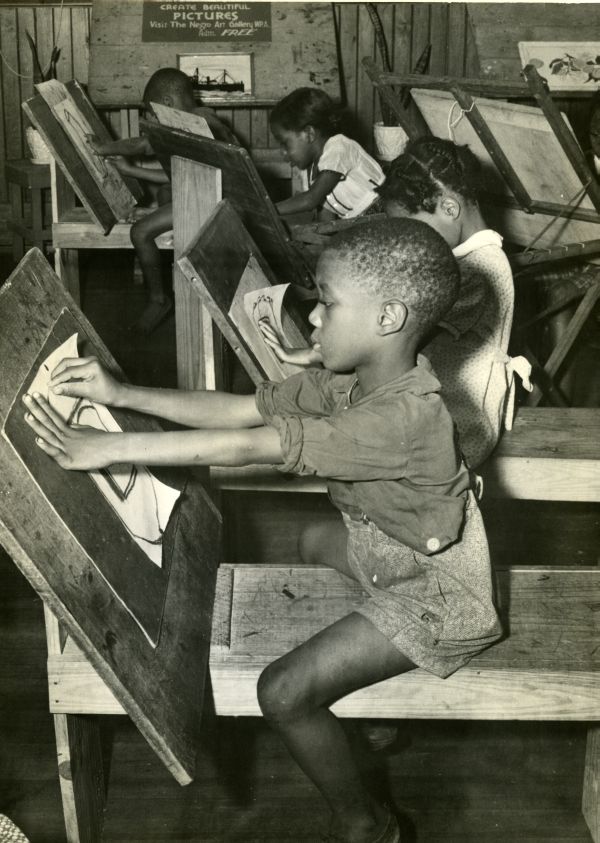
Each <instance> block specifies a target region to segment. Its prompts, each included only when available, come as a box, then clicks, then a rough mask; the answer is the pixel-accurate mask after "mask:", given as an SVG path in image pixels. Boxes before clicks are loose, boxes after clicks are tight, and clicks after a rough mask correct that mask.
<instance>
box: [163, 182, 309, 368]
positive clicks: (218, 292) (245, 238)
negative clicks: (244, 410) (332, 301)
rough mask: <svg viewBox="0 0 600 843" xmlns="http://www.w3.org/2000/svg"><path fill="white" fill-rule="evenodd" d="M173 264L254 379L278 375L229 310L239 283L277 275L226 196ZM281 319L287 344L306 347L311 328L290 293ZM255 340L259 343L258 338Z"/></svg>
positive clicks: (247, 285)
mask: <svg viewBox="0 0 600 843" xmlns="http://www.w3.org/2000/svg"><path fill="white" fill-rule="evenodd" d="M177 263H178V264H179V267H180V269H181V270H182V272H183V273H184V275H185V276H186V277H187V279H188V280H189V282H190V283H191V284H192V286H193V287H194V289H195V290H196V291H197V292H198V294H199V296H200V297H201V299H202V301H203V302H204V304H205V305H206V309H207V310H208V312H209V313H210V315H211V317H212V319H213V320H214V322H215V323H216V325H217V326H218V328H219V330H220V331H221V333H222V334H223V336H224V337H225V339H226V340H227V341H228V342H229V344H230V346H231V347H232V349H233V350H234V352H235V353H236V354H237V356H238V357H239V359H240V362H241V363H242V365H243V366H244V368H245V369H246V371H247V373H248V375H249V376H250V377H251V378H252V380H253V381H254V383H262V381H264V380H281V377H278V367H273V366H272V365H270V362H271V361H270V360H269V357H270V352H269V353H268V354H267V355H261V353H260V352H261V348H258V349H257V348H256V345H254V344H253V342H252V337H251V336H250V337H249V336H248V335H245V334H244V332H243V331H242V330H241V329H240V327H239V326H238V325H237V324H236V323H235V322H234V320H233V318H232V315H231V310H232V305H234V303H237V300H238V299H239V297H240V296H241V294H242V288H243V292H244V293H246V292H250V291H252V290H262V289H264V288H266V287H268V286H269V285H275V284H277V280H276V278H275V276H274V274H273V272H272V270H271V268H270V267H269V265H268V264H267V262H266V261H265V259H264V257H263V255H262V254H261V252H260V250H259V249H258V247H257V245H256V244H255V242H254V241H253V239H252V237H250V235H249V233H248V232H247V231H246V229H245V227H244V225H243V223H242V221H241V219H240V217H239V216H238V214H237V213H236V211H235V210H234V208H233V205H232V204H231V203H230V202H229V201H228V200H226V199H223V200H222V201H221V202H219V204H218V205H217V207H216V208H215V210H214V211H213V213H212V214H211V216H210V217H209V218H208V220H207V221H206V223H205V224H204V225H203V226H202V228H201V229H200V232H199V233H198V239H197V240H196V242H195V243H194V244H193V245H192V246H191V248H190V249H188V250H187V251H186V252H185V253H184V254H183V255H182V257H181V258H180V259H179V260H178V261H177ZM282 319H283V324H284V330H285V336H286V337H287V338H288V340H289V344H290V345H291V346H292V347H303V346H308V345H309V337H310V331H309V328H308V325H307V324H306V323H305V322H304V320H303V319H302V317H301V315H300V313H299V312H298V308H297V307H296V306H295V305H294V302H293V298H292V299H291V301H289V300H288V301H286V302H285V309H284V310H283V311H282ZM259 345H264V344H263V343H262V341H261V340H259ZM264 347H265V349H266V346H264ZM253 348H254V351H253ZM255 351H256V353H255ZM259 358H260V359H259ZM261 361H262V362H261Z"/></svg>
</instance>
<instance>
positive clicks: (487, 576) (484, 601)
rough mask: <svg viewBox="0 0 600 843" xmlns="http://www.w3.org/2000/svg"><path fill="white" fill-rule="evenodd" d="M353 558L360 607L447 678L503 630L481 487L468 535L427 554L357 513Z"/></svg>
mask: <svg viewBox="0 0 600 843" xmlns="http://www.w3.org/2000/svg"><path fill="white" fill-rule="evenodd" d="M342 515H343V518H344V523H345V525H346V528H347V530H348V564H349V566H350V568H351V569H352V572H353V573H354V576H355V577H356V579H357V580H358V582H359V583H360V584H361V586H362V587H363V589H364V590H365V591H366V592H367V595H368V599H367V600H366V601H365V602H364V604H363V605H362V606H361V607H359V608H358V609H357V611H358V612H359V613H360V614H362V615H364V617H366V618H367V619H368V620H369V621H370V622H371V623H372V624H373V625H374V626H375V627H376V628H377V629H378V630H379V631H380V632H382V633H383V635H385V637H386V638H388V639H389V640H390V641H391V642H392V643H393V644H394V646H396V647H397V648H398V649H399V650H400V651H401V652H402V653H403V654H404V655H405V656H407V657H408V658H409V659H410V660H411V661H412V662H414V663H415V664H416V665H418V666H419V667H422V668H424V669H425V670H428V671H429V672H430V673H434V674H435V675H436V676H441V677H443V678H445V677H446V676H450V674H451V673H454V671H456V670H458V668H460V667H462V666H463V665H465V664H466V663H467V662H468V661H469V660H470V659H471V658H472V657H473V656H475V655H476V654H477V653H479V652H481V650H484V649H485V648H486V647H489V646H490V645H491V644H493V643H494V642H495V641H497V640H498V638H500V636H501V634H502V628H501V626H500V621H499V619H498V615H497V613H496V609H495V606H494V600H493V587H492V578H491V570H490V557H489V551H488V545H487V538H486V535H485V529H484V526H483V521H482V519H481V513H480V512H479V508H478V507H477V503H476V501H475V498H474V496H473V494H472V493H471V492H470V493H469V499H468V502H467V506H466V510H465V524H464V528H463V531H462V535H461V537H460V540H459V541H457V542H455V543H454V544H452V545H450V546H449V547H447V548H446V549H445V550H443V551H441V552H440V553H436V554H433V555H431V556H426V555H424V554H422V553H419V552H418V551H416V550H413V549H412V548H410V547H408V546H407V545H404V544H402V543H401V542H398V541H396V540H395V539H393V538H390V536H388V535H386V534H385V533H383V532H382V531H381V530H380V529H379V528H378V527H377V526H376V525H375V524H374V523H373V522H372V521H369V520H368V519H366V518H365V519H363V520H361V521H354V520H352V519H351V518H350V517H349V516H348V515H347V514H346V513H342Z"/></svg>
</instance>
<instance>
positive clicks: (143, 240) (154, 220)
mask: <svg viewBox="0 0 600 843" xmlns="http://www.w3.org/2000/svg"><path fill="white" fill-rule="evenodd" d="M171 228H173V205H172V203H170V202H169V203H167V204H165V205H161V206H160V207H158V208H157V209H156V210H155V211H152V213H151V214H148V215H147V216H145V217H142V219H140V220H137V222H134V223H133V225H132V226H131V231H130V237H131V242H132V243H133V247H134V249H135V252H136V255H137V257H138V260H139V262H140V266H141V268H142V274H143V276H144V281H145V283H146V287H147V290H148V296H149V298H150V301H149V303H148V305H147V307H146V309H145V310H144V312H143V313H142V315H141V316H140V319H139V321H138V328H139V329H140V330H142V331H147V332H150V331H152V330H153V329H154V328H155V327H156V326H157V325H158V323H159V322H160V321H161V319H163V318H164V316H166V314H167V313H168V312H169V310H170V309H171V302H170V300H169V298H168V297H167V296H166V295H165V293H164V290H163V282H162V259H161V254H160V249H159V248H158V246H157V245H156V243H155V242H154V238H155V237H157V236H158V235H159V234H164V232H165V231H169V230H170V229H171Z"/></svg>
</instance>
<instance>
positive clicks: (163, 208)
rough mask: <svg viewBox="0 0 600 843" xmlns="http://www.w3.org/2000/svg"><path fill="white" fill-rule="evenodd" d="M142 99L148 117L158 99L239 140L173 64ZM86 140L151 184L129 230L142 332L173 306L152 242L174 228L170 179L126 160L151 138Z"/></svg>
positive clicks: (146, 152) (220, 135)
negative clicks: (148, 205)
mask: <svg viewBox="0 0 600 843" xmlns="http://www.w3.org/2000/svg"><path fill="white" fill-rule="evenodd" d="M143 102H144V109H145V113H146V117H147V119H152V111H151V108H150V103H153V102H155V103H159V104H161V105H166V106H169V107H170V108H176V109H178V110H179V111H187V112H190V113H193V114H198V115H200V116H201V117H204V119H205V120H206V122H207V123H208V126H209V128H210V130H211V131H212V133H213V135H214V136H215V138H217V139H218V140H224V141H227V142H228V143H237V141H236V139H235V138H234V136H233V135H232V133H231V132H230V131H229V129H228V128H227V127H226V126H225V125H224V124H223V123H221V121H220V120H219V119H218V117H217V116H216V114H215V112H214V111H213V110H212V109H211V108H204V107H202V106H198V105H197V104H196V101H195V99H194V89H193V85H192V80H191V79H190V77H189V76H187V75H186V74H185V73H183V71H181V70H178V69H177V68H174V67H163V68H161V69H160V70H157V71H156V72H155V73H153V74H152V76H151V77H150V79H149V80H148V83H147V85H146V87H145V89H144V94H143ZM90 143H91V145H92V146H93V148H94V150H95V151H96V152H97V153H98V154H99V155H103V156H106V157H110V158H111V159H112V160H113V163H114V164H115V166H116V167H117V169H118V170H119V171H120V172H121V174H122V175H125V176H132V177H134V178H137V179H140V180H143V181H145V182H148V183H149V184H150V185H152V186H153V187H154V188H155V192H156V199H157V202H158V207H157V208H156V210H154V211H152V212H151V213H149V214H147V215H146V216H144V217H142V218H141V219H139V220H137V221H136V222H134V223H133V224H132V226H131V231H130V237H131V242H132V243H133V248H134V249H135V254H136V256H137V258H138V260H139V262H140V267H141V270H142V275H143V277H144V283H145V286H146V289H147V293H148V298H149V301H148V304H147V306H146V308H145V309H144V311H143V312H142V314H141V316H140V317H139V319H138V321H137V323H136V324H135V326H134V328H136V329H137V330H139V331H140V332H141V333H145V334H149V333H151V332H152V331H153V330H154V329H155V328H156V327H158V325H159V324H160V323H161V322H162V321H163V320H164V319H165V318H166V317H167V316H168V315H169V313H170V312H171V310H172V302H171V299H170V297H169V296H168V295H166V293H165V291H164V289H163V277H162V260H161V255H160V250H159V248H158V246H157V245H156V243H155V238H156V237H158V235H159V234H164V233H165V232H166V231H170V230H171V229H172V228H173V203H172V201H171V185H170V183H169V177H168V175H167V174H166V173H165V171H164V170H163V169H162V167H160V168H157V169H155V168H152V167H145V166H142V165H141V164H139V163H136V162H135V161H130V160H128V159H129V158H133V159H135V158H145V157H148V158H153V157H154V152H153V150H152V147H151V146H150V142H149V140H148V138H147V137H145V136H144V135H140V137H137V138H124V139H123V140H117V141H113V142H112V143H106V144H100V143H98V142H96V141H94V139H93V138H92V139H90ZM124 156H125V157H124Z"/></svg>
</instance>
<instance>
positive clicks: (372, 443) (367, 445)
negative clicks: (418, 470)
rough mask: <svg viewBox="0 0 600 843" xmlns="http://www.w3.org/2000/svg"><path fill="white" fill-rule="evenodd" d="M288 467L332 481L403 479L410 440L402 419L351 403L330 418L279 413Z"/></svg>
mask: <svg viewBox="0 0 600 843" xmlns="http://www.w3.org/2000/svg"><path fill="white" fill-rule="evenodd" d="M268 423H269V424H271V425H272V426H273V427H275V428H276V429H277V430H278V432H279V439H280V442H281V451H282V455H283V458H284V463H283V465H281V466H280V468H281V470H282V471H288V472H293V473H295V474H312V475H317V476H319V477H326V478H328V479H330V480H344V481H371V480H372V481H375V480H397V479H400V478H401V477H403V476H405V472H406V466H407V461H408V456H409V453H410V443H409V442H407V441H406V437H405V435H404V431H403V425H402V423H401V420H400V419H398V418H395V419H391V418H389V417H388V416H387V414H385V413H384V414H381V413H378V412H376V411H375V412H374V411H372V410H371V409H369V408H368V407H351V408H349V409H348V410H344V411H342V412H340V413H338V414H336V415H335V416H332V417H329V418H315V417H300V416H284V415H274V416H272V417H271V418H270V420H269V422H268Z"/></svg>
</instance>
